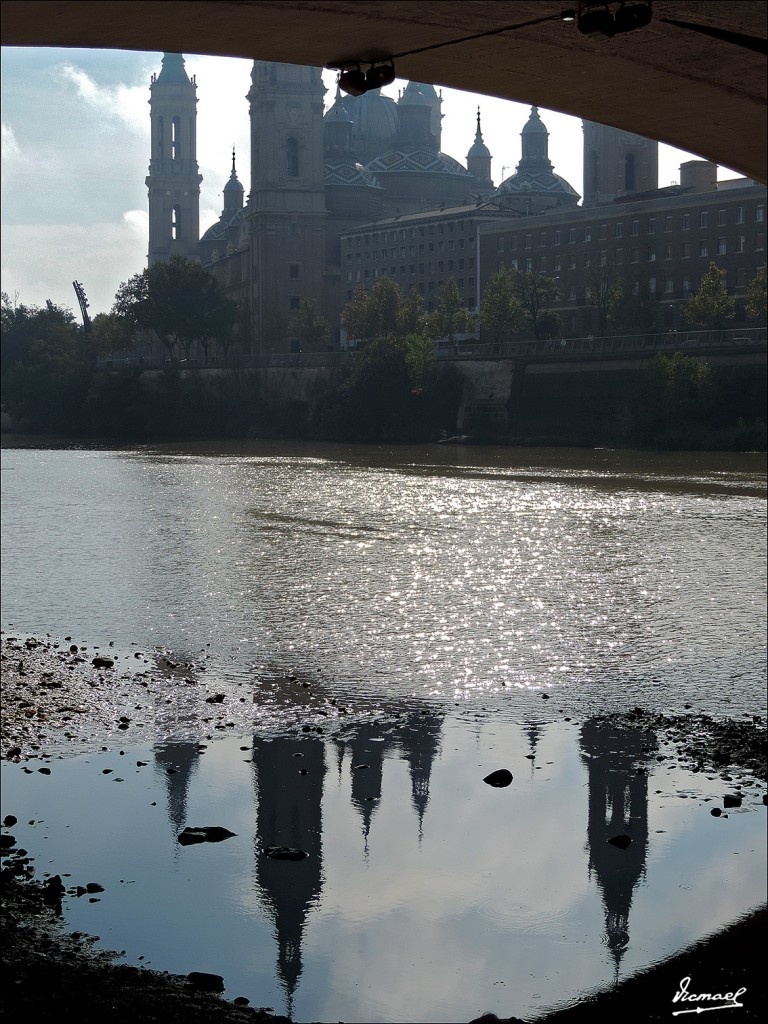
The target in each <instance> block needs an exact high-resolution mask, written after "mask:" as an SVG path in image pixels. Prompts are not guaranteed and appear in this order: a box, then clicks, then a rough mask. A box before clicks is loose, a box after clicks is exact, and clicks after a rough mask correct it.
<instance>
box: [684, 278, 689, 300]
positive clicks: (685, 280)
mask: <svg viewBox="0 0 768 1024" xmlns="http://www.w3.org/2000/svg"><path fill="white" fill-rule="evenodd" d="M690 294H691V279H690V277H684V278H683V295H685V296H686V297H687V296H688V295H690Z"/></svg>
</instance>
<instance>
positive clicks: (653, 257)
mask: <svg viewBox="0 0 768 1024" xmlns="http://www.w3.org/2000/svg"><path fill="white" fill-rule="evenodd" d="M648 262H649V263H655V262H656V250H655V249H649V250H648Z"/></svg>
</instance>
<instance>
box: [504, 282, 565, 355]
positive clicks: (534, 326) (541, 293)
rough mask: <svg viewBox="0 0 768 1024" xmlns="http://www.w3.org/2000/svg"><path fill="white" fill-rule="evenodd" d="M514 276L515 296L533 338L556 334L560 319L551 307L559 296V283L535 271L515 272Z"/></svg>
mask: <svg viewBox="0 0 768 1024" xmlns="http://www.w3.org/2000/svg"><path fill="white" fill-rule="evenodd" d="M512 276H513V281H514V288H515V295H516V297H517V299H518V301H519V302H520V305H521V306H522V307H523V310H524V311H525V315H526V319H527V326H528V328H529V329H530V331H531V332H532V333H533V336H534V337H535V338H537V339H540V338H546V337H549V336H550V335H551V334H552V333H556V332H557V331H558V330H559V326H560V318H559V317H558V316H557V314H556V313H554V311H552V310H550V306H551V304H552V302H553V301H554V299H555V297H556V295H557V282H556V281H555V280H554V279H553V278H551V277H547V276H546V275H544V274H540V273H538V271H535V270H513V271H512ZM544 314H549V315H548V316H545V315H544Z"/></svg>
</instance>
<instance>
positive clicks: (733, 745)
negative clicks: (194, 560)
mask: <svg viewBox="0 0 768 1024" xmlns="http://www.w3.org/2000/svg"><path fill="white" fill-rule="evenodd" d="M0 657H1V658H2V661H1V665H2V705H1V714H0V756H1V757H2V758H3V759H5V760H12V761H18V762H22V761H24V760H25V759H26V758H28V757H35V758H37V759H40V758H46V757H54V756H57V755H60V753H61V751H62V749H64V748H66V747H67V746H71V747H73V748H74V747H77V746H79V745H90V744H93V743H96V742H100V741H101V742H104V741H106V740H108V739H110V738H111V739H114V738H115V737H119V736H125V735H126V733H130V736H131V738H132V739H137V738H140V737H141V736H142V735H143V734H144V733H146V735H151V731H152V730H153V729H154V728H155V726H156V717H157V715H158V714H168V713H169V711H168V708H169V707H170V708H171V709H172V711H173V709H174V708H176V705H175V703H174V701H175V695H178V697H179V705H178V707H179V708H181V709H183V712H184V713H185V714H200V715H201V716H203V715H204V717H205V721H206V725H207V728H208V729H210V730H214V729H219V730H226V729H228V728H235V723H234V722H231V721H229V717H230V715H229V714H228V712H227V711H226V709H225V708H223V707H222V706H221V704H220V703H218V702H217V699H216V698H217V695H216V694H214V693H212V692H209V690H208V689H207V688H206V686H205V684H204V683H202V682H200V676H199V673H195V672H194V671H193V670H192V669H191V668H190V669H189V671H188V672H186V673H185V666H183V665H171V668H172V669H173V671H167V669H168V667H169V666H168V664H166V665H165V666H163V663H162V662H163V656H162V655H157V654H155V655H153V656H152V657H151V658H150V657H149V656H147V657H145V656H144V654H143V653H142V652H135V653H134V654H133V655H132V656H131V658H132V661H130V662H129V661H128V659H127V658H126V657H125V656H123V659H122V661H121V659H120V658H119V657H117V656H116V655H114V653H113V652H111V651H110V649H109V648H108V647H107V648H104V649H101V650H99V649H92V650H88V649H86V648H84V647H83V646H82V645H81V644H78V643H76V642H75V641H73V640H72V639H71V638H62V639H60V640H53V639H51V638H46V639H40V638H33V637H19V636H15V637H13V636H3V638H2V651H1V652H0ZM169 694H170V696H169ZM611 722H612V724H614V725H616V726H631V727H633V728H641V729H648V730H649V731H650V730H654V731H655V732H656V733H657V734H658V735H660V736H662V737H663V738H664V740H665V742H666V743H667V744H668V745H669V746H670V747H671V748H672V749H674V751H675V753H676V756H677V758H678V759H679V761H680V763H684V764H686V765H687V766H688V767H689V768H690V769H691V770H692V771H708V772H717V773H718V774H719V775H720V777H721V778H722V779H724V780H725V781H727V782H728V784H729V788H730V789H731V790H732V791H733V793H734V797H735V798H738V796H739V794H740V793H745V792H748V793H749V794H750V800H751V801H752V802H754V795H753V794H756V793H760V794H762V801H763V803H765V802H766V796H765V777H766V760H767V746H766V729H765V721H764V719H762V720H757V719H744V720H739V721H734V720H726V721H716V720H713V719H710V718H707V717H705V716H700V715H693V714H692V715H690V716H682V717H668V716H663V715H658V714H654V713H648V712H646V711H644V710H643V709H641V708H636V709H633V710H632V711H630V712H627V713H626V714H625V715H621V716H613V717H612V719H611ZM4 825H5V827H4V830H3V831H4V833H5V834H6V836H10V835H11V834H12V823H9V822H5V823H4ZM1 852H2V857H3V861H2V864H3V866H2V870H0V886H1V888H0V896H1V897H2V932H3V943H2V966H3V976H4V985H3V988H2V994H1V995H0V1011H2V1012H3V1013H4V1015H6V1016H5V1019H10V1020H12V1021H17V1020H20V1019H25V1020H29V1021H35V1022H38V1021H40V1022H43V1021H49V1020H50V1021H53V1020H56V1021H59V1020H62V1019H63V1020H68V1019H78V1018H82V1019H84V1020H85V1019H92V1020H98V1021H100V1022H103V1024H143V1022H152V1021H162V1022H163V1024H176V1022H178V1024H181V1022H182V1021H183V1022H185V1024H197V1022H200V1024H202V1022H203V1021H206V1022H209V1021H215V1022H217V1021H221V1022H232V1024H245V1022H252V1021H262V1022H266V1021H273V1022H276V1024H282V1022H285V1024H287V1018H285V1017H280V1016H276V1015H275V1014H274V1013H272V1012H271V1011H270V1010H269V1009H268V1008H255V1007H251V1006H247V1005H242V1004H241V1003H240V1001H239V1000H236V1001H233V1002H228V1001H225V1000H223V999H222V998H220V997H219V996H218V995H217V994H216V992H215V991H209V990H207V988H210V987H211V984H213V988H214V989H215V983H211V981H210V978H208V979H206V978H195V977H192V978H189V977H182V976H171V975H168V974H164V973H159V972H155V971H151V970H148V969H140V968H134V967H128V966H124V965H118V964H116V963H115V962H114V961H115V956H112V955H110V954H108V953H104V952H97V951H95V950H94V948H93V945H92V942H93V940H92V939H89V937H88V936H86V935H82V934H77V933H69V932H67V931H66V930H65V928H64V927H63V925H62V923H61V919H60V917H59V907H60V900H61V891H63V887H62V889H61V891H57V889H56V886H55V884H53V885H52V884H51V882H50V880H49V881H48V882H43V881H40V880H38V879H37V878H36V877H35V874H34V869H33V865H32V864H31V861H30V858H29V857H28V856H25V851H23V850H22V851H20V850H18V848H17V847H16V844H15V840H14V841H10V839H6V840H4V841H3V849H2V851H1ZM767 919H768V914H767V912H766V910H765V908H762V909H760V910H759V911H757V912H756V913H754V914H752V915H750V916H749V917H748V918H747V919H745V920H743V921H740V922H738V923H737V924H735V925H733V926H732V927H731V928H729V929H727V930H726V931H724V932H723V933H721V934H718V935H716V936H712V937H711V938H710V939H708V940H706V941H703V942H701V943H697V944H696V945H695V946H693V947H691V948H690V949H689V950H686V951H685V952H684V953H683V954H681V955H680V956H678V957H675V958H674V959H672V960H669V961H667V962H665V963H664V964H661V965H660V966H658V967H656V968H654V969H652V970H649V971H647V972H643V973H642V974H639V975H636V976H634V977H632V978H630V979H629V980H627V981H625V982H623V983H621V984H620V985H618V986H617V987H616V988H615V989H613V990H611V991H610V992H604V993H600V994H596V995H595V997H594V998H590V999H588V1000H584V1001H583V1002H582V1003H580V1004H579V1005H577V1006H574V1007H570V1008H567V1009H563V1010H561V1011H559V1012H556V1013H552V1014H550V1015H549V1016H548V1017H546V1018H543V1020H546V1021H547V1022H551V1024H557V1022H560V1021H562V1022H564V1024H568V1022H572V1024H579V1022H581V1021H585V1022H586V1021H589V1022H594V1021H598V1020H608V1019H611V1018H612V1017H613V1016H614V1015H619V1016H626V1017H627V1019H629V1020H632V1021H640V1020H641V1021H648V1022H655V1021H661V1020H664V1021H667V1020H669V1018H670V1015H671V1012H672V1009H673V1006H675V1004H673V1002H672V999H673V997H674V995H675V993H676V992H677V991H678V989H679V986H680V983H681V981H682V979H683V978H685V977H691V978H696V979H697V980H698V981H699V987H701V985H700V982H701V980H705V981H706V985H707V989H708V991H709V992H711V993H721V994H722V993H726V994H727V993H732V992H734V991H735V990H737V989H739V988H742V987H743V988H745V990H746V994H745V996H744V999H743V1005H742V1006H741V1007H739V1008H738V1012H737V1015H736V1018H735V1019H737V1020H738V1021H747V1020H749V1021H751V1020H757V1019H761V1020H762V1019H764V1014H765V1010H766V998H765V991H764V988H765V987H764V985H763V984H762V978H763V974H764V969H763V962H762V946H763V943H764V940H765V937H766V920H767ZM201 986H203V987H201ZM696 1005H697V1004H696V1003H695V1002H691V1001H689V1002H688V1003H684V1002H681V1003H679V1004H678V1006H677V1007H675V1008H678V1009H679V1007H680V1006H684V1007H685V1008H686V1009H688V1010H689V1012H695V1007H696ZM510 1009H511V1010H512V1009H514V1007H513V1006H511V1007H510ZM8 1014H10V1015H11V1016H10V1017H8V1016H7V1015H8ZM498 1020H499V1018H497V1017H494V1016H493V1015H485V1016H481V1017H478V1018H477V1021H482V1022H483V1024H491V1022H494V1021H498ZM507 1020H508V1021H510V1022H514V1021H515V1020H516V1018H515V1017H510V1018H507ZM539 1020H542V1018H539ZM414 1024H416V1022H414Z"/></svg>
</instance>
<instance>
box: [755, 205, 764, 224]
mask: <svg viewBox="0 0 768 1024" xmlns="http://www.w3.org/2000/svg"><path fill="white" fill-rule="evenodd" d="M755 220H756V221H757V222H758V223H762V222H763V221H764V220H765V207H764V206H758V208H757V209H756V210H755Z"/></svg>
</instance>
